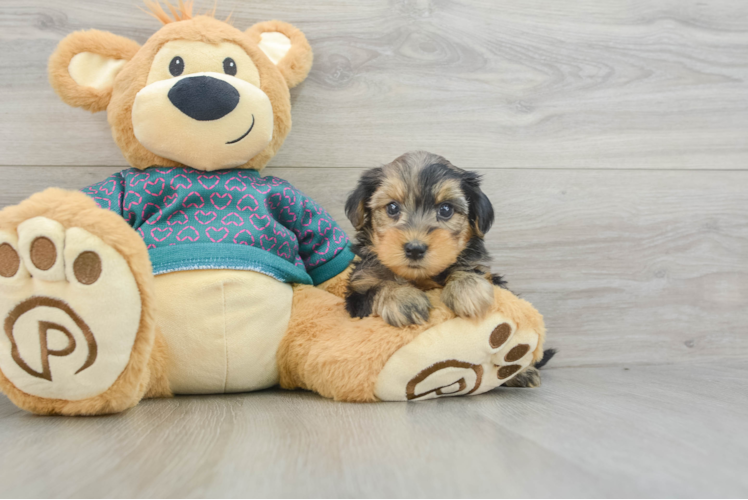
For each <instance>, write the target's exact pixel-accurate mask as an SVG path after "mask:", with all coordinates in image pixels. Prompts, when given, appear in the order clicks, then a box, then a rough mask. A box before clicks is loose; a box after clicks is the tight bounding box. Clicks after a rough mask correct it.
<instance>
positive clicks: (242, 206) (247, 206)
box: [236, 194, 260, 212]
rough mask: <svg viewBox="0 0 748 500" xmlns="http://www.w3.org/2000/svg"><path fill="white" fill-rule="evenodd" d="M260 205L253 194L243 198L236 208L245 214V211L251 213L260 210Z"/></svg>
mask: <svg viewBox="0 0 748 500" xmlns="http://www.w3.org/2000/svg"><path fill="white" fill-rule="evenodd" d="M259 206H260V204H259V203H257V199H255V197H254V196H252V195H251V194H245V195H244V196H242V197H241V199H240V200H239V201H238V202H237V203H236V208H237V209H238V210H239V211H240V212H243V211H244V210H249V211H250V212H254V211H255V210H257V209H258V208H259Z"/></svg>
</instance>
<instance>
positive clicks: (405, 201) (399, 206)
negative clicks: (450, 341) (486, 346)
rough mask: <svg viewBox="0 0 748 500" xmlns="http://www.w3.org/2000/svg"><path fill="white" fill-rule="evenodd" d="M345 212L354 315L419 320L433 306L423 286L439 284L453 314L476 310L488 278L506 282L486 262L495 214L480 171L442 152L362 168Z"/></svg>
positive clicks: (490, 296)
mask: <svg viewBox="0 0 748 500" xmlns="http://www.w3.org/2000/svg"><path fill="white" fill-rule="evenodd" d="M345 211H346V215H347V216H348V219H350V221H351V223H352V224H353V227H354V228H356V231H357V235H356V237H357V242H356V245H355V246H354V250H355V252H356V254H357V255H358V256H359V257H360V260H359V261H358V262H357V263H356V264H355V267H354V269H353V272H352V273H351V277H350V281H349V284H348V290H347V294H346V308H347V310H348V312H349V313H350V315H351V316H353V317H360V318H363V317H365V316H369V315H371V314H372V313H374V314H377V315H379V316H381V317H382V318H383V319H384V320H385V321H386V322H387V323H389V324H391V325H394V326H405V325H410V324H420V323H423V322H425V321H426V320H428V317H429V309H430V308H431V303H430V302H429V299H428V297H427V296H426V294H425V293H424V291H425V290H430V289H432V288H442V289H443V290H442V294H441V297H442V300H443V301H444V304H446V305H447V306H448V307H449V308H450V309H452V310H453V311H454V312H455V314H456V315H458V316H461V317H476V316H482V315H483V314H485V313H486V312H487V311H488V309H489V308H490V307H491V304H493V300H494V292H493V285H494V284H495V285H499V286H502V285H504V281H502V279H501V277H500V276H496V275H491V274H490V270H489V267H488V262H489V256H488V252H487V251H486V247H485V245H484V244H483V236H484V235H485V234H486V232H487V231H488V230H489V229H490V228H491V225H492V224H493V219H494V213H493V207H492V206H491V202H490V201H489V200H488V197H487V196H486V195H485V194H484V193H483V191H481V189H480V176H479V175H478V174H476V173H474V172H468V171H465V170H462V169H460V168H457V167H455V166H454V165H452V164H451V163H450V162H449V161H448V160H446V159H445V158H443V157H441V156H438V155H435V154H431V153H427V152H423V151H416V152H410V153H406V154H404V155H402V156H400V157H399V158H397V159H396V160H395V161H393V162H392V163H389V164H387V165H384V166H383V167H379V168H374V169H372V170H368V171H366V172H364V174H363V175H362V176H361V179H360V180H359V183H358V186H357V187H356V189H355V190H354V191H353V193H351V195H350V196H349V197H348V201H347V202H346V205H345Z"/></svg>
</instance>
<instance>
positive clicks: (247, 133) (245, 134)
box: [226, 115, 255, 144]
mask: <svg viewBox="0 0 748 500" xmlns="http://www.w3.org/2000/svg"><path fill="white" fill-rule="evenodd" d="M254 126H255V115H252V125H250V126H249V130H247V131H246V132H244V135H242V136H241V137H239V138H238V139H234V140H233V141H229V142H227V143H226V144H235V143H237V142H239V141H241V140H242V139H244V138H245V137H247V136H248V135H249V133H250V132H252V129H253V128H254Z"/></svg>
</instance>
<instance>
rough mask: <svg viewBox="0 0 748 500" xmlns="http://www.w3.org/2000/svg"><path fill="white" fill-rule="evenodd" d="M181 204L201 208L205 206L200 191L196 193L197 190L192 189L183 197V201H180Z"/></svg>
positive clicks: (185, 206)
mask: <svg viewBox="0 0 748 500" xmlns="http://www.w3.org/2000/svg"><path fill="white" fill-rule="evenodd" d="M182 206H183V207H184V208H190V207H194V208H203V207H204V206H205V200H204V199H203V197H202V196H200V193H198V192H197V191H192V192H191V193H190V194H188V195H187V197H186V198H185V199H184V201H183V202H182Z"/></svg>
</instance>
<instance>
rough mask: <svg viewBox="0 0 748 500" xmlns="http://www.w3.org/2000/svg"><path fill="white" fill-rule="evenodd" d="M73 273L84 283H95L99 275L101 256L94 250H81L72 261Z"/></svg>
mask: <svg viewBox="0 0 748 500" xmlns="http://www.w3.org/2000/svg"><path fill="white" fill-rule="evenodd" d="M73 274H75V279H77V280H78V282H80V283H82V284H84V285H92V284H94V283H96V280H98V279H99V276H101V258H100V257H99V255H98V254H97V253H96V252H91V251H86V252H83V253H82V254H80V255H79V256H78V257H76V258H75V262H73Z"/></svg>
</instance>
